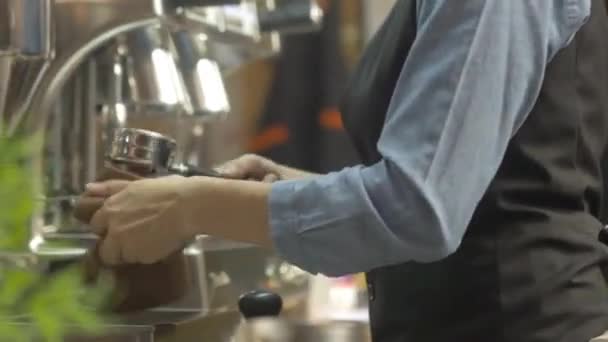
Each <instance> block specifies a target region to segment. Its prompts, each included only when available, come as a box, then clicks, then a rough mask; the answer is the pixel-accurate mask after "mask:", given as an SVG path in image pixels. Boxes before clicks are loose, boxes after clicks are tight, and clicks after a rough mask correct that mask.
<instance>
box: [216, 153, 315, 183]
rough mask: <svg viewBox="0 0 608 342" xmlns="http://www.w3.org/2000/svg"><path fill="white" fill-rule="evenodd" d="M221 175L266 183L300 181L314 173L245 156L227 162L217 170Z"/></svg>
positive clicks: (260, 158)
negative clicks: (299, 179)
mask: <svg viewBox="0 0 608 342" xmlns="http://www.w3.org/2000/svg"><path fill="white" fill-rule="evenodd" d="M216 171H217V172H219V173H220V174H222V175H224V176H226V177H229V178H235V179H247V180H254V181H260V182H266V183H273V182H276V181H279V180H289V179H298V178H304V177H309V176H312V175H313V174H312V173H308V172H305V171H301V170H297V169H292V168H289V167H286V166H283V165H280V164H277V163H275V162H274V161H272V160H270V159H266V158H264V157H260V156H258V155H255V154H245V155H243V156H241V157H239V158H236V159H234V160H231V161H229V162H226V163H224V164H222V165H221V166H219V167H218V168H217V169H216Z"/></svg>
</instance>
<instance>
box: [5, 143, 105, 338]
mask: <svg viewBox="0 0 608 342" xmlns="http://www.w3.org/2000/svg"><path fill="white" fill-rule="evenodd" d="M41 141H42V140H41V139H39V137H35V138H30V139H28V140H15V139H7V138H3V137H0V341H17V342H20V341H28V342H29V341H31V340H32V339H33V337H34V336H37V337H38V338H40V339H42V340H43V341H50V342H54V341H58V342H59V341H62V340H63V339H64V337H65V336H66V335H67V334H68V333H71V332H75V331H77V332H85V333H88V332H91V333H95V332H98V331H99V330H100V328H101V322H102V320H101V317H100V316H99V315H98V314H97V313H96V312H97V311H96V309H97V308H98V307H99V305H100V304H101V303H102V302H103V300H104V299H105V298H106V297H107V287H101V288H95V289H90V288H87V287H85V286H84V285H83V284H82V277H81V273H80V270H79V269H77V268H73V269H67V270H65V271H62V272H58V273H55V274H53V275H51V276H43V275H42V274H41V273H38V271H34V270H29V271H28V270H24V269H18V268H16V265H11V264H10V263H6V262H5V263H3V260H2V257H3V256H6V255H7V254H6V252H15V251H23V250H25V249H26V248H27V243H28V239H29V225H30V218H31V216H32V213H33V210H34V204H35V201H34V189H35V188H36V186H38V185H39V184H37V182H38V183H40V180H39V179H36V178H35V177H34V173H33V171H32V165H31V163H30V162H29V161H28V157H30V156H31V155H32V152H33V151H36V150H40V149H39V148H38V147H39V146H41V145H40V142H41ZM16 317H22V318H25V319H26V321H27V322H26V323H27V324H26V325H25V327H26V328H24V326H23V325H17V324H15V323H14V322H15V319H16Z"/></svg>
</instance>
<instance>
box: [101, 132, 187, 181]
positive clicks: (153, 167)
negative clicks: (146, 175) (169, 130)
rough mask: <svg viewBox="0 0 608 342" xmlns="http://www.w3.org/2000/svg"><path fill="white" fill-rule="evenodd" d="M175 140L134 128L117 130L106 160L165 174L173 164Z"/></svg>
mask: <svg viewBox="0 0 608 342" xmlns="http://www.w3.org/2000/svg"><path fill="white" fill-rule="evenodd" d="M176 147H177V146H176V143H175V140H173V139H171V138H169V137H167V136H164V135H162V134H159V133H156V132H152V131H148V130H143V129H136V128H119V129H117V130H116V131H115V132H114V137H113V139H112V146H111V148H110V151H109V153H108V158H109V159H110V160H111V161H112V162H117V163H120V164H135V165H136V166H141V167H145V168H146V169H147V170H149V172H150V173H154V172H158V171H161V172H162V171H164V172H166V171H167V170H168V169H169V167H170V166H171V165H172V164H173V161H174V159H175V150H176Z"/></svg>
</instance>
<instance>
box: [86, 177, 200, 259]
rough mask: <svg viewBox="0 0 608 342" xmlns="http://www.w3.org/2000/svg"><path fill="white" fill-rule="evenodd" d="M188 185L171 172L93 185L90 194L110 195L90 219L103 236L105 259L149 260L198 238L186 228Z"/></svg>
mask: <svg viewBox="0 0 608 342" xmlns="http://www.w3.org/2000/svg"><path fill="white" fill-rule="evenodd" d="M187 183H188V179H187V178H183V177H180V176H170V177H163V178H156V179H144V180H139V181H135V182H128V181H109V182H104V183H96V184H91V185H89V186H88V188H87V194H89V195H91V196H99V197H107V199H106V200H105V202H104V205H103V207H102V208H101V209H99V210H98V211H97V212H96V213H95V215H94V216H93V218H92V220H91V223H90V225H91V227H92V229H93V231H94V232H95V233H96V234H98V235H100V236H101V237H102V242H101V245H100V246H99V254H100V257H101V259H102V261H103V262H104V263H106V264H110V265H115V264H121V263H144V264H150V263H155V262H157V261H159V260H161V259H163V258H165V257H167V256H168V255H170V254H171V253H173V252H175V251H176V250H178V249H180V248H183V247H184V245H185V244H186V243H187V242H188V240H190V239H191V238H192V237H193V236H191V235H190V234H189V233H188V229H187V225H188V220H187V218H186V217H187V216H188V213H187V212H186V211H187V209H186V207H187V206H186V205H185V204H186V203H187V202H188V199H186V197H187V195H186V194H187V191H186V190H187V189H188V184H187Z"/></svg>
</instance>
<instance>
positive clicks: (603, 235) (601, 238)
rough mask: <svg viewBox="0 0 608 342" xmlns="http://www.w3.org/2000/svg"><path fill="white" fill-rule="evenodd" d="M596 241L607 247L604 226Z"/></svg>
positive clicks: (606, 227)
mask: <svg viewBox="0 0 608 342" xmlns="http://www.w3.org/2000/svg"><path fill="white" fill-rule="evenodd" d="M598 240H600V242H602V243H603V244H605V245H608V226H604V228H602V230H600V233H599V235H598Z"/></svg>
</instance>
